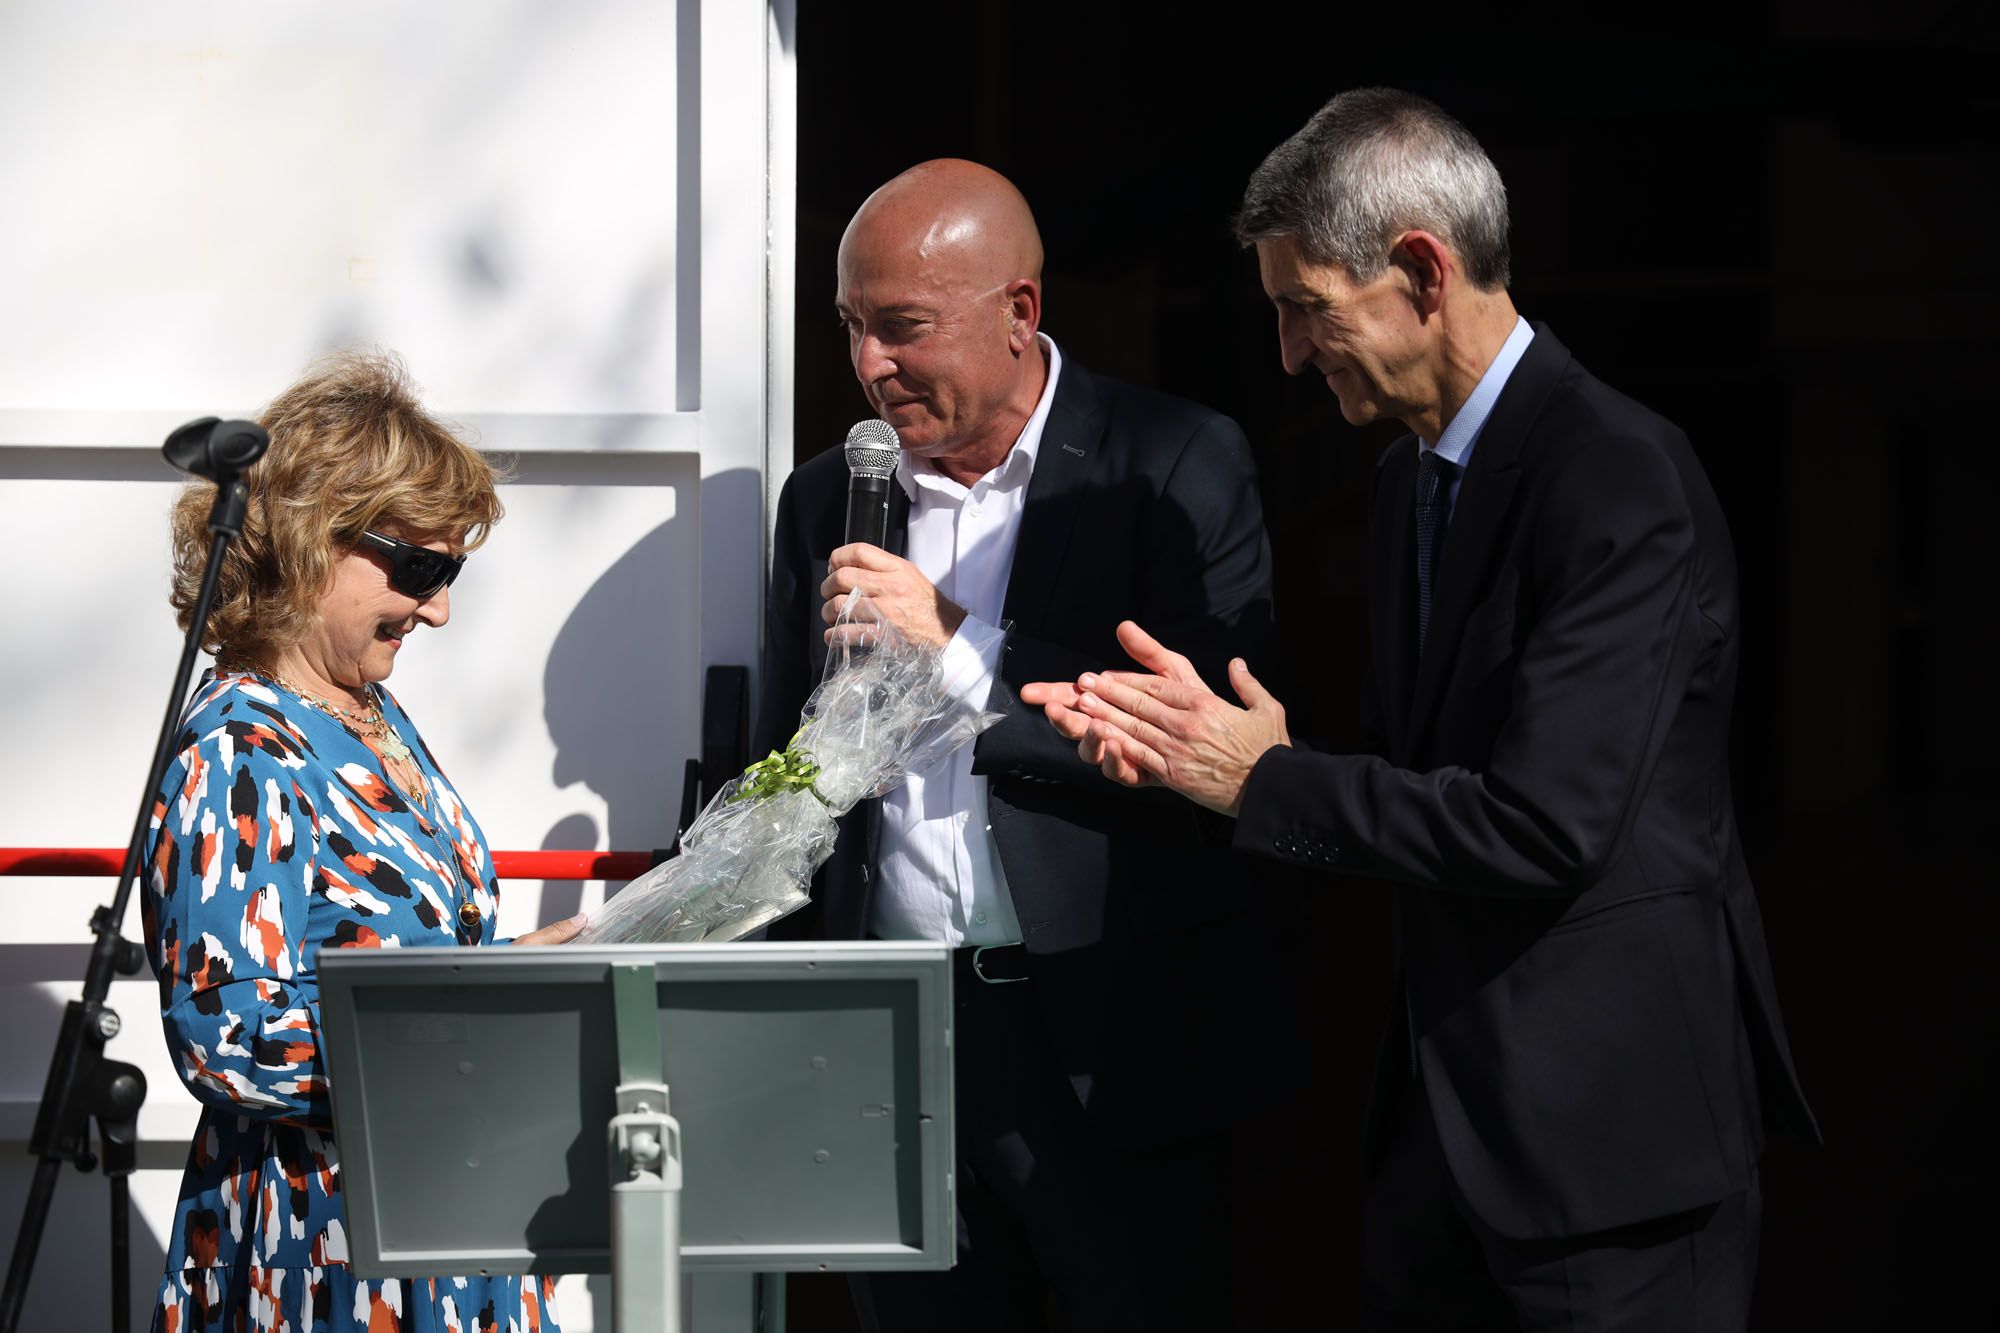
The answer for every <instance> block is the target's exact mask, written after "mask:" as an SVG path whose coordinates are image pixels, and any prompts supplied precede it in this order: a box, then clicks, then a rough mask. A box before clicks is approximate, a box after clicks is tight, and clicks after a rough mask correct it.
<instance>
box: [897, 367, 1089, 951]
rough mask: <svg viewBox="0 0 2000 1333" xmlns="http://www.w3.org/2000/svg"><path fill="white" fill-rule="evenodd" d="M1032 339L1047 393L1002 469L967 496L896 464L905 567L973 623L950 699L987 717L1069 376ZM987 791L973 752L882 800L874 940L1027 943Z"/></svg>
mask: <svg viewBox="0 0 2000 1333" xmlns="http://www.w3.org/2000/svg"><path fill="white" fill-rule="evenodd" d="M1036 337H1037V339H1038V341H1039V342H1040V343H1041V346H1042V350H1043V351H1044V352H1045V353H1046V354H1047V356H1048V362H1049V377H1048V382H1047V383H1046V384H1044V385H1043V386H1042V396H1041V398H1040V400H1039V401H1037V402H1036V404H1035V410H1034V412H1033V413H1032V414H1031V415H1030V416H1029V417H1028V422H1027V424H1026V425H1025V426H1023V427H1022V428H1021V434H1020V437H1019V438H1018V439H1016V440H1015V442H1014V447H1013V448H1012V449H1011V450H1009V451H1008V453H1007V457H1006V458H1005V459H1003V460H1001V463H1000V465H999V466H998V467H996V468H994V469H993V470H992V471H991V472H989V473H987V474H986V475H985V476H983V477H981V478H980V479H979V480H978V481H975V482H974V483H972V485H970V486H961V485H959V484H958V483H957V482H955V481H953V480H951V478H949V477H946V476H945V475H943V474H942V473H940V472H938V471H937V470H936V469H935V468H933V467H932V466H931V465H930V464H929V463H928V462H926V461H924V460H922V459H912V458H911V457H910V455H908V454H904V455H903V456H902V457H901V458H900V459H899V460H898V461H897V464H896V480H897V482H898V483H899V484H900V485H901V486H902V488H903V491H904V493H905V494H907V495H908V496H909V498H910V535H909V547H908V551H907V558H908V559H909V561H910V563H911V564H913V565H915V566H916V567H917V569H918V570H919V571H920V572H922V574H923V575H924V577H925V578H927V579H929V580H930V581H931V582H932V583H933V584H935V585H936V587H937V590H938V592H939V593H941V594H942V595H943V596H944V597H945V598H947V599H948V600H950V601H951V602H953V603H955V604H957V605H958V606H961V607H963V608H964V609H965V622H964V623H963V624H962V625H960V626H959V628H958V632H957V633H956V634H954V635H953V636H952V639H951V642H950V643H948V644H947V645H946V646H945V651H944V671H945V680H946V685H947V687H948V688H949V689H950V690H951V692H952V693H953V695H954V696H956V697H958V698H961V699H966V700H969V701H971V702H973V703H975V704H977V705H979V706H981V707H983V706H985V703H986V701H987V698H988V697H989V696H990V695H991V693H992V690H993V681H994V678H995V677H996V676H997V675H998V674H999V670H1000V652H1001V647H1002V644H1003V642H1004V635H1003V634H1002V632H1001V629H1000V625H1001V613H1002V610H1003V608H1004V607H1005V606H1006V603H1007V578H1008V574H1009V573H1010V571H1011V570H1012V569H1013V566H1014V546H1015V542H1016V540H1017V539H1018V538H1019V536H1020V532H1021V513H1022V510H1023V509H1024V508H1025V506H1026V504H1027V498H1028V480H1029V478H1030V477H1032V476H1033V475H1034V470H1035V455H1036V453H1037V452H1038V451H1039V450H1040V448H1041V444H1042V431H1043V428H1044V427H1045V426H1046V425H1047V424H1048V419H1049V405H1050V404H1051V403H1053V402H1054V401H1055V395H1056V381H1057V379H1058V378H1059V377H1060V376H1061V374H1062V353H1061V352H1060V351H1059V350H1057V348H1056V345H1055V342H1054V340H1053V339H1051V338H1049V337H1048V336H1047V335H1046V334H1037V335H1036ZM986 787H987V783H986V779H985V778H983V777H975V776H974V775H973V772H972V747H971V746H970V745H967V746H964V747H962V748H960V749H959V750H958V751H957V752H955V753H954V754H952V755H950V756H949V757H947V758H945V759H943V760H941V761H940V762H939V763H937V764H935V765H933V766H932V767H931V768H929V769H926V770H925V771H924V772H921V773H915V774H912V775H911V776H910V778H909V780H908V781H907V782H905V783H904V784H903V785H902V786H901V787H898V788H897V789H896V790H894V791H892V792H890V793H889V794H888V795H887V796H885V797H883V798H882V836H881V841H880V843H879V845H878V851H877V862H876V870H877V876H878V882H877V883H876V885H875V891H874V893H873V895H872V896H871V901H872V907H871V909H870V920H869V929H870V931H871V932H872V933H873V934H875V935H876V936H877V937H878V938H881V939H885V940H939V941H942V942H944V943H946V944H950V945H952V946H954V947H960V946H965V945H981V944H987V945H991V944H1017V943H1019V942H1020V940H1021V925H1020V921H1019V919H1018V918H1017V917H1016V916H1015V913H1014V900H1013V898H1012V897H1011V896H1009V894H1008V892H1007V875H1006V872H1005V871H1004V870H1003V869H1002V868H1001V865H1000V855H999V849H998V848H996V847H995V846H994V844H993V828H992V825H991V824H990V823H988V822H987V821H988V814H987V804H986Z"/></svg>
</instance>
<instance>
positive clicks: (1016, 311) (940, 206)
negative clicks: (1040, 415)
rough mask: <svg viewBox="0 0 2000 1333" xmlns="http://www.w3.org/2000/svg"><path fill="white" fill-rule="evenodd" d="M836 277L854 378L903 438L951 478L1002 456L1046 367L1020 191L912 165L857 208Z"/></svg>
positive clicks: (980, 174) (975, 175)
mask: <svg viewBox="0 0 2000 1333" xmlns="http://www.w3.org/2000/svg"><path fill="white" fill-rule="evenodd" d="M836 278H837V290H836V292H835V294H834V305H835V308H836V309H837V310H838V311H839V312H840V319H841V322H842V323H843V324H844V325H846V327H847V338H848V351H849V354H850V356H851V357H852V359H853V362H854V373H855V377H856V378H857V379H859V380H860V381H861V387H862V389H863V391H864V392H866V393H867V395H868V401H869V403H870V404H871V405H872V406H873V407H874V409H875V411H876V413H877V414H878V415H879V416H881V418H882V419H883V420H884V421H887V422H888V423H889V424H890V425H892V426H894V427H895V428H896V431H897V434H898V435H899V436H900V437H901V439H902V441H903V448H904V449H905V450H906V451H908V452H910V453H912V454H916V455H918V456H920V457H923V458H927V459H930V460H931V461H932V462H933V463H935V464H936V465H937V467H938V468H939V469H940V470H941V471H943V472H945V473H946V474H947V475H951V476H963V477H969V478H972V479H977V478H978V477H979V476H981V475H983V474H984V473H985V472H987V471H988V470H990V469H991V468H993V467H996V466H998V464H999V463H1000V461H1001V460H1002V459H1004V458H1005V457H1006V456H1007V453H1008V451H1009V450H1010V449H1012V448H1013V445H1014V441H1015V440H1016V439H1017V438H1018V437H1019V436H1020V433H1021V428H1022V426H1024V425H1025V424H1026V423H1027V420H1028V418H1029V416H1031V415H1032V414H1033V412H1034V410H1035V404H1036V403H1037V402H1038V401H1039V400H1040V397H1041V393H1042V388H1043V385H1044V384H1045V383H1046V382H1047V377H1048V362H1047V359H1046V357H1045V356H1044V355H1043V353H1042V349H1041V345H1040V343H1039V341H1038V340H1037V337H1036V333H1037V330H1038V329H1039V328H1040V326H1041V318H1042V237H1041V233H1040V232H1039V231H1037V230H1036V228H1035V215H1034V214H1033V213H1032V212H1031V211H1029V209H1028V201H1027V200H1026V199H1023V198H1022V197H1021V192H1020V191H1019V190H1017V189H1015V188H1014V186H1013V183H1012V182H1010V181H1009V180H1008V179H1007V178H1006V177H1005V176H1002V175H1001V174H1000V173H999V172H997V171H994V170H992V169H990V168H988V167H982V166H980V165H979V164H978V163H977V162H966V161H962V160H960V159H957V158H941V159H939V160H937V161H935V162H924V163H921V164H919V165H917V166H914V167H911V168H910V169H909V170H908V171H905V172H904V173H903V174H902V175H900V176H898V177H896V178H895V179H894V180H892V181H890V182H889V183H888V184H887V185H884V186H883V187H882V188H881V189H879V190H877V191H875V193H873V194H871V195H869V196H868V198H867V199H866V200H865V201H864V202H863V203H862V205H861V207H860V209H858V210H857V211H856V212H855V214H854V219H853V220H852V221H851V222H849V223H848V224H847V231H846V234H844V235H843V236H842V237H841V238H840V258H839V262H838V265H837V273H836ZM968 484H969V482H968Z"/></svg>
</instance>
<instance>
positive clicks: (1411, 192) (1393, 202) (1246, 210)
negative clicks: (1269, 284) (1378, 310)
mask: <svg viewBox="0 0 2000 1333" xmlns="http://www.w3.org/2000/svg"><path fill="white" fill-rule="evenodd" d="M1419 229H1420V230H1423V231H1428V232H1431V233H1433V234H1435V235H1436V236H1438V237H1440V238H1441V239H1442V240H1443V241H1444V242H1445V244H1447V245H1449V246H1450V247H1451V248H1452V250H1453V251H1455V252H1456V253H1457V254H1458V257H1459V259H1460V260H1461V261H1463V263H1464V264H1465V272H1466V276H1467V277H1469V278H1470V279H1471V280H1472V284H1473V285H1474V286H1475V287H1478V288H1479V289H1480V290H1482V291H1494V290H1497V289H1500V288H1504V287H1505V286H1506V285H1507V279H1508V273H1507V187H1506V186H1504V185H1502V184H1501V183H1500V173H1499V172H1498V171H1496V170H1494V167H1493V163H1492V161H1491V160H1490V159H1489V158H1488V157H1487V156H1486V150H1485V149H1483V148H1481V147H1480V146H1479V141H1478V140H1477V139H1475V138H1473V137H1472V135H1471V134H1470V133H1468V132H1467V130H1466V128H1465V127H1464V126H1463V125H1461V124H1459V123H1458V122H1457V121H1456V120H1453V119H1452V118H1451V117H1450V116H1449V115H1447V114H1446V113H1445V112H1444V111H1443V109H1441V108H1440V107H1438V106H1436V105H1435V104H1434V103H1431V102H1428V101H1426V100H1424V99H1423V98H1421V97H1418V96H1416V95H1415V94H1413V93H1405V92H1398V91H1396V90H1395V89H1393V88H1356V89H1353V90H1351V91H1349V92H1344V93H1342V94H1340V95H1339V96H1338V97H1335V98H1334V99H1333V100H1332V101H1330V102H1328V103H1327V104H1326V105H1325V106H1323V107H1321V108H1320V109H1319V110H1318V111H1317V112H1315V113H1314V114H1313V118H1312V119H1311V120H1309V121H1307V122H1306V124H1305V128H1304V129H1302V130H1300V131H1299V132H1298V133H1297V134H1294V135H1293V136H1292V137H1291V138H1289V139H1287V140H1285V141H1284V142H1283V143H1281V144H1279V145H1278V146H1277V147H1276V148H1274V149H1272V150H1271V155H1270V156H1269V157H1267V158H1265V159H1264V162H1263V165H1261V166H1259V167H1258V168H1257V170H1256V171H1255V172H1253V173H1252V174H1251V176H1250V184H1249V185H1248V186H1247V187H1246V188H1245V189H1244V191H1243V207H1242V210H1241V211H1240V212H1238V213H1237V215H1236V239H1237V241H1238V242H1239V243H1240V244H1241V245H1243V246H1244V247H1245V248H1246V249H1247V248H1248V247H1250V246H1253V245H1255V244H1256V243H1257V242H1259V241H1266V240H1275V239H1276V238H1278V237H1281V236H1289V237H1292V238H1293V239H1294V241H1295V242H1296V243H1297V245H1298V247H1299V250H1300V253H1302V254H1303V255H1304V256H1305V257H1306V258H1307V259H1309V260H1311V261H1312V262H1313V263H1315V264H1338V265H1339V266H1340V267H1342V268H1344V269H1346V270H1347V272H1348V275H1349V276H1350V277H1352V278H1353V279H1354V280H1355V281H1356V282H1368V281H1371V280H1372V279H1374V278H1376V277H1378V276H1379V275H1380V274H1381V272H1382V270H1383V269H1384V268H1385V267H1386V266H1387V265H1388V262H1389V250H1390V247H1391V246H1392V245H1393V244H1394V243H1395V240H1396V238H1397V237H1398V236H1400V235H1402V234H1403V233H1404V232H1406V231H1411V230H1419Z"/></svg>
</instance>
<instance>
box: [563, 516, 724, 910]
mask: <svg viewBox="0 0 2000 1333" xmlns="http://www.w3.org/2000/svg"><path fill="white" fill-rule="evenodd" d="M681 521H682V520H681V519H680V518H679V517H675V518H671V519H668V520H667V521H666V522H665V523H662V524H660V525H659V526H658V527H656V528H654V529H653V530H652V531H651V532H649V533H647V534H646V535H645V536H644V537H642V538H640V539H639V541H638V542H637V543H636V544H635V545H634V546H633V547H632V549H631V550H629V551H627V552H626V553H625V554H624V555H622V556H620V557H619V558H618V560H617V562H616V563H614V564H613V565H612V566H611V567H610V568H609V569H607V570H605V571H604V574H603V576H602V577H601V578H599V579H598V580H597V582H596V583H594V584H592V585H591V586H590V589H589V591H587V592H586V593H584V595H583V597H582V598H581V599H580V600H579V601H578V602H577V604H576V609H575V610H573V611H571V612H570V614H569V618H568V619H567V620H565V621H564V622H563V626H562V629H561V630H560V631H559V632H558V633H557V635H556V641H555V646H554V647H553V648H552V649H551V650H550V652H549V662H548V667H547V669H546V670H545V671H544V673H543V676H542V695H543V700H544V703H543V710H544V713H543V716H544V720H545V721H546V722H547V723H548V728H549V737H550V739H551V740H552V741H554V742H555V747H556V758H555V766H554V770H553V771H552V773H551V774H550V776H551V778H553V780H554V782H555V784H556V786H558V787H567V786H570V785H571V784H573V783H578V782H581V783H582V784H584V785H585V786H586V787H588V788H590V790H591V791H593V792H595V793H597V795H598V796H600V797H602V798H603V800H604V806H605V814H606V822H607V824H608V827H607V828H605V829H603V830H599V829H598V828H597V826H596V820H595V819H594V818H592V817H591V816H590V815H587V814H574V815H569V816H566V817H565V818H563V819H562V820H560V821H558V822H557V823H556V825H555V826H554V827H553V828H551V829H550V830H549V832H548V834H547V836H546V837H544V838H543V840H542V845H543V846H544V847H600V846H608V847H610V848H613V849H617V850H621V851H626V850H634V849H640V850H643V849H646V848H651V847H657V846H664V845H666V843H667V841H668V840H669V839H671V838H672V837H673V834H674V816H675V814H676V813H677V812H678V810H679V804H680V786H681V783H680V774H681V766H682V764H683V763H684V762H685V761H686V759H687V754H686V753H683V751H684V750H687V749H688V747H690V746H692V745H694V744H695V743H696V740H695V737H696V736H697V735H698V729H697V727H696V725H695V721H696V720H695V719H692V718H690V719H688V720H687V723H686V724H685V725H676V723H675V721H674V720H673V719H665V720H663V719H662V718H661V717H660V716H659V713H658V710H659V709H661V708H662V707H671V706H672V700H673V698H674V697H675V695H676V694H677V693H679V691H676V690H675V689H673V688H672V686H671V684H670V682H672V681H673V680H674V679H675V677H676V675H677V674H679V673H681V672H683V671H685V672H687V673H689V675H690V676H691V675H692V673H693V671H694V667H695V663H696V660H697V645H698V639H697V630H696V625H695V610H694V608H692V607H687V606H680V607H676V606H673V605H672V603H671V600H670V599H671V597H672V594H673V592H674V591H675V589H676V588H678V587H686V586H687V585H686V583H685V582H684V581H682V580H679V579H676V578H675V577H673V572H672V571H670V570H669V569H668V568H667V563H668V560H669V558H670V557H671V555H672V554H673V552H674V551H675V550H676V549H683V550H684V549H686V543H685V542H683V541H682V540H681V539H680V534H679V533H677V532H676V531H675V524H676V523H679V522H681ZM683 735H684V736H686V737H687V739H686V740H685V741H684V742H682V743H680V744H678V745H675V744H671V743H664V744H663V743H662V742H666V741H667V738H669V737H678V736H683ZM656 738H657V739H656ZM600 833H601V834H602V835H603V838H600ZM607 840H608V841H607ZM582 892H583V890H582V885H580V884H578V883H575V882H560V883H551V884H550V885H549V886H548V887H547V889H546V890H545V891H544V893H543V895H542V911H541V918H542V921H543V923H544V924H546V923H548V922H551V921H557V920H560V919H562V917H564V916H566V915H569V914H570V913H573V912H575V911H576V910H577V907H578V906H579V905H580V903H581V899H582Z"/></svg>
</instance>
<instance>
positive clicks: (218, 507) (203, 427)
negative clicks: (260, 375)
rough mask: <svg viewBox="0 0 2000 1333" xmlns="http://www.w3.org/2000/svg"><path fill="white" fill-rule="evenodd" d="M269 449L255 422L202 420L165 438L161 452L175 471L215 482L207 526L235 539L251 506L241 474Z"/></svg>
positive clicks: (240, 531)
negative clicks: (213, 501) (213, 503)
mask: <svg viewBox="0 0 2000 1333" xmlns="http://www.w3.org/2000/svg"><path fill="white" fill-rule="evenodd" d="M270 447H271V437H270V435H269V434H268V433H267V432H266V431H265V429H264V428H263V427H262V426H260V425H258V424H257V423H256V422H254V421H223V420H221V419H220V418H217V417H202V418H201V419H199V420H197V421H190V422H188V423H187V425H185V426H182V427H181V428H180V429H178V430H176V431H175V432H174V433H173V434H171V435H169V436H167V442H166V443H165V444H164V445H162V446H160V452H161V453H162V454H165V455H166V459H167V461H168V462H169V463H172V464H173V465H174V467H175V468H177V469H178V470H180V471H182V472H191V473H193V474H194V475H195V476H197V477H207V478H208V479H209V480H210V481H212V482H214V483H215V507H214V508H213V509H211V510H209V513H208V526H209V528H210V529H211V530H212V531H215V532H226V533H228V534H229V535H230V536H232V537H236V536H240V535H242V532H243V516H244V514H245V512H246V511H247V510H248V508H249V505H250V488H249V487H248V486H247V485H245V484H244V482H243V471H244V469H246V468H248V467H249V466H250V465H251V464H252V463H255V462H256V461H257V460H258V459H260V458H262V457H263V456H264V451H265V450H266V449H268V448H270Z"/></svg>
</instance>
